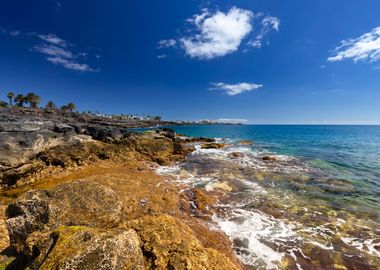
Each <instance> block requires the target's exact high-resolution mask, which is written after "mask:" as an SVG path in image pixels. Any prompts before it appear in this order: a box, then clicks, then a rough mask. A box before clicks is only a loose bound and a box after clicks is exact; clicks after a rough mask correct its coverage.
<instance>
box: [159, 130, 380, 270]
mask: <svg viewBox="0 0 380 270" xmlns="http://www.w3.org/2000/svg"><path fill="white" fill-rule="evenodd" d="M171 128H173V129H174V130H175V131H176V132H177V133H178V134H184V135H187V136H194V137H209V138H210V137H211V138H217V140H218V142H222V143H225V144H226V145H227V146H226V147H225V148H223V149H204V148H202V145H195V147H196V151H195V152H193V153H192V154H191V155H190V156H189V157H188V158H187V160H186V161H184V162H182V163H181V164H177V165H175V166H171V167H162V168H160V169H159V170H158V171H159V173H161V174H164V175H168V176H171V177H172V178H173V179H176V181H179V182H181V183H182V184H186V185H187V186H188V189H186V190H184V192H190V193H191V189H193V188H202V189H204V190H205V191H206V192H211V193H210V194H213V192H221V191H223V192H224V193H223V195H220V196H219V197H218V205H217V207H216V210H214V216H213V222H214V223H215V224H217V226H218V227H219V229H221V230H222V231H224V232H225V233H226V235H227V236H229V237H230V238H231V241H232V243H233V247H234V249H235V251H236V253H237V256H238V257H239V259H240V260H241V261H242V263H243V264H244V265H245V266H246V267H247V269H379V266H380V126H330V125H329V126H322V125H314V126H312V125H189V126H172V127H171ZM242 140H250V141H252V144H245V143H242V142H241V141H242ZM267 157H271V159H268V158H267ZM218 194H219V193H218ZM194 205H196V202H195V203H194Z"/></svg>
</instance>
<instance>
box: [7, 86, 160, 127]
mask: <svg viewBox="0 0 380 270" xmlns="http://www.w3.org/2000/svg"><path fill="white" fill-rule="evenodd" d="M6 97H7V98H8V102H6V101H4V100H1V99H0V108H9V107H13V108H25V105H28V107H29V108H31V109H42V110H46V111H49V112H54V111H57V112H59V111H60V112H65V113H66V112H67V113H73V112H75V111H76V110H77V106H76V105H75V104H74V103H73V102H69V103H68V104H65V105H62V106H60V107H58V106H57V105H56V104H55V103H54V102H53V101H48V102H47V103H46V104H45V106H42V107H39V105H40V103H41V97H40V96H39V95H37V94H35V93H33V92H29V93H27V94H26V95H24V94H19V93H14V92H12V91H9V92H8V93H7V95H6ZM83 114H86V115H92V116H99V117H106V118H111V119H118V120H140V121H155V122H161V116H154V115H143V116H139V115H136V114H102V113H100V112H98V111H95V112H91V111H87V112H83Z"/></svg>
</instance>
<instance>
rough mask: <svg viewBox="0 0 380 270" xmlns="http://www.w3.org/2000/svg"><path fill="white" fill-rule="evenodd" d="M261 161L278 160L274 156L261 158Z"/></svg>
mask: <svg viewBox="0 0 380 270" xmlns="http://www.w3.org/2000/svg"><path fill="white" fill-rule="evenodd" d="M262 159H263V160H264V161H278V159H277V158H276V157H275V156H263V158H262Z"/></svg>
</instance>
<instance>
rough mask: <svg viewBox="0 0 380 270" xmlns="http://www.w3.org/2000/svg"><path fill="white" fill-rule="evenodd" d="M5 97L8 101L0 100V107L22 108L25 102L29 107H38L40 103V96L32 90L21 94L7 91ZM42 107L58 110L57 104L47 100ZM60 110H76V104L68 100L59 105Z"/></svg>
mask: <svg viewBox="0 0 380 270" xmlns="http://www.w3.org/2000/svg"><path fill="white" fill-rule="evenodd" d="M7 98H8V100H9V102H6V101H3V100H0V108H7V107H18V108H23V107H25V104H29V108H32V109H39V107H38V106H39V104H40V103H41V97H40V96H39V95H37V94H35V93H33V92H29V93H27V94H26V95H23V94H15V93H14V92H12V91H9V92H8V93H7ZM40 109H42V108H40ZM43 109H45V110H48V111H55V110H58V108H57V106H56V105H55V103H54V102H53V101H49V102H48V103H46V105H45V107H44V108H43ZM61 110H62V111H65V112H74V111H75V110H76V105H75V104H74V103H72V102H70V103H68V104H67V105H63V106H62V107H61Z"/></svg>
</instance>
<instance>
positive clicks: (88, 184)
mask: <svg viewBox="0 0 380 270" xmlns="http://www.w3.org/2000/svg"><path fill="white" fill-rule="evenodd" d="M6 214H7V218H8V219H7V221H6V223H7V228H8V231H9V237H10V241H11V244H12V245H13V246H14V247H15V248H16V249H18V250H23V249H25V246H26V242H27V240H28V238H29V237H30V236H32V235H33V234H34V233H37V234H38V233H50V232H51V231H52V230H55V229H56V228H58V227H59V226H73V225H75V226H76V225H81V226H89V227H99V228H113V227H117V226H118V225H119V224H120V222H121V221H122V218H123V216H122V203H121V202H120V201H119V199H118V197H117V195H116V194H115V193H114V192H113V191H112V190H111V189H109V188H107V187H105V186H103V185H100V184H98V183H96V182H93V181H86V180H76V181H73V182H68V183H63V184H61V185H58V186H57V187H55V188H53V189H51V190H31V191H29V192H27V193H26V194H25V195H23V196H21V197H20V198H19V199H17V200H16V202H14V203H12V204H10V205H9V206H8V208H7V212H6ZM41 238H43V237H42V236H41ZM30 250H32V249H30ZM29 255H30V256H31V254H29Z"/></svg>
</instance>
